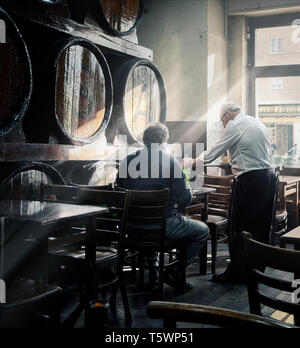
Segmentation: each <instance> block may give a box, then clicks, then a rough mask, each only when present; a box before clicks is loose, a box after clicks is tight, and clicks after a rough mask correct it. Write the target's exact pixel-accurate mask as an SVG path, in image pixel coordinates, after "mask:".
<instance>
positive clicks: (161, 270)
mask: <svg viewBox="0 0 300 348" xmlns="http://www.w3.org/2000/svg"><path fill="white" fill-rule="evenodd" d="M164 270H165V255H164V252H163V251H161V252H160V253H159V299H160V300H163V299H164Z"/></svg>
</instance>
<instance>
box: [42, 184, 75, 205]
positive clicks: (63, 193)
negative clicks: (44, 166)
mask: <svg viewBox="0 0 300 348" xmlns="http://www.w3.org/2000/svg"><path fill="white" fill-rule="evenodd" d="M80 191H81V189H80V187H75V186H67V185H52V184H41V201H59V202H61V203H78V202H79V196H80Z"/></svg>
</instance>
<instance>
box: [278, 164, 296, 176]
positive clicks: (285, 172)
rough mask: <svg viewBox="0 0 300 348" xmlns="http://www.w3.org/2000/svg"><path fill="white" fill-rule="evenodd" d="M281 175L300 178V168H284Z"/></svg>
mask: <svg viewBox="0 0 300 348" xmlns="http://www.w3.org/2000/svg"><path fill="white" fill-rule="evenodd" d="M280 175H287V176H300V168H291V167H284V166H283V167H282V169H281V171H280Z"/></svg>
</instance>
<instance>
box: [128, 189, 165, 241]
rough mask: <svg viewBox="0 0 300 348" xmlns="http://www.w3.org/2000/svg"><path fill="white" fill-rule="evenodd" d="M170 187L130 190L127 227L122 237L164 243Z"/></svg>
mask: <svg viewBox="0 0 300 348" xmlns="http://www.w3.org/2000/svg"><path fill="white" fill-rule="evenodd" d="M168 198H169V189H168V188H166V189H163V190H156V191H128V207H127V214H126V228H125V230H124V235H121V239H123V238H127V237H129V239H131V240H140V241H148V240H149V236H150V240H149V241H160V242H161V243H164V241H165V232H166V220H167V210H168Z"/></svg>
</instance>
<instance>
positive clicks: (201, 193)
mask: <svg viewBox="0 0 300 348" xmlns="http://www.w3.org/2000/svg"><path fill="white" fill-rule="evenodd" d="M213 192H216V189H215V188H210V187H202V188H199V189H195V190H192V195H193V196H194V197H198V196H205V195H207V194H209V193H213Z"/></svg>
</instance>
